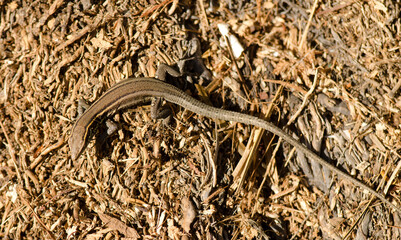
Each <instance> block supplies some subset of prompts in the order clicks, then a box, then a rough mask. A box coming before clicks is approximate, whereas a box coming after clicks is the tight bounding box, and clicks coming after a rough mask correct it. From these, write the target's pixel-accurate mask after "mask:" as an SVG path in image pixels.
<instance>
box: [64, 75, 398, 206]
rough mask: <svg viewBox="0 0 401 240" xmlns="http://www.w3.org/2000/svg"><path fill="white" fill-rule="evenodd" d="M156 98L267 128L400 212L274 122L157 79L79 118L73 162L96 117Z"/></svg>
mask: <svg viewBox="0 0 401 240" xmlns="http://www.w3.org/2000/svg"><path fill="white" fill-rule="evenodd" d="M154 97H161V98H163V99H165V100H166V101H168V102H171V103H174V104H177V105H179V106H181V107H183V108H185V109H187V110H189V111H191V112H194V113H197V114H200V115H202V116H205V117H210V118H215V119H220V120H225V121H234V122H240V123H244V124H250V125H253V126H256V127H260V128H263V129H266V130H267V131H269V132H271V133H273V134H275V135H277V136H279V137H281V138H283V139H284V140H285V141H286V142H288V143H289V144H291V145H292V146H294V147H296V148H297V149H298V150H299V151H301V152H302V153H304V154H305V155H306V156H307V157H308V158H309V159H310V160H312V161H315V162H317V163H319V164H321V165H323V166H324V167H327V168H328V169H330V170H331V171H333V172H334V173H335V174H337V175H338V176H339V177H340V178H343V179H346V180H348V181H350V182H351V183H353V184H354V185H357V186H359V187H360V188H362V189H364V190H367V191H368V192H370V193H371V194H372V195H374V196H376V197H377V198H379V199H380V200H381V201H383V202H384V203H386V204H387V205H388V206H391V207H392V208H393V209H394V210H396V211H398V212H399V213H401V207H399V206H396V205H394V204H392V203H391V202H390V201H389V200H387V199H386V198H385V197H384V196H383V195H382V194H380V193H378V192H377V191H375V190H373V189H372V188H371V187H369V186H368V185H366V184H364V183H362V182H361V181H359V180H357V179H355V178H353V177H352V176H351V175H349V174H347V173H345V172H343V171H341V170H340V169H338V168H336V167H335V166H333V165H331V164H330V163H328V162H327V161H325V160H324V159H322V158H321V157H319V156H318V155H316V154H315V153H314V152H312V151H311V150H309V149H308V148H307V147H305V146H304V145H303V144H301V143H300V142H298V141H297V140H295V139H294V138H293V137H291V136H290V135H289V134H288V133H286V132H284V131H283V130H282V129H280V128H279V127H277V126H275V125H273V124H272V123H270V122H267V121H265V120H263V119H260V118H258V117H254V116H251V115H247V114H243V113H239V112H233V111H228V110H224V109H220V108H215V107H212V106H209V105H207V104H205V103H203V102H200V101H198V100H196V99H195V98H192V97H191V96H189V95H188V94H186V93H184V92H183V91H182V90H180V89H178V88H176V87H175V86H173V85H170V84H168V83H166V82H163V81H161V80H158V79H156V78H146V77H143V78H128V79H126V80H123V81H121V82H119V83H117V84H116V85H114V86H113V87H111V88H110V89H109V90H108V91H106V92H105V93H104V94H103V95H102V96H101V97H100V98H99V99H98V100H97V101H95V102H94V103H93V104H92V105H91V106H90V107H89V108H88V109H87V110H86V111H85V113H84V114H82V115H81V116H80V117H79V118H78V120H77V121H76V123H75V125H74V127H73V129H72V133H71V136H70V139H69V142H68V143H69V146H70V149H71V156H72V159H73V160H75V159H77V158H78V157H79V156H80V154H81V153H82V152H83V150H84V149H85V147H86V145H87V142H88V138H89V136H88V135H89V129H90V127H91V125H92V124H93V122H94V120H95V119H96V118H98V117H100V116H102V115H104V114H106V113H109V112H112V111H117V110H119V109H123V108H128V107H132V106H136V105H139V104H143V103H146V102H149V101H151V100H152V99H153V98H154Z"/></svg>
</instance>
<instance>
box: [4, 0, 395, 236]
mask: <svg viewBox="0 0 401 240" xmlns="http://www.w3.org/2000/svg"><path fill="white" fill-rule="evenodd" d="M400 7H401V3H400V2H399V1H389V0H378V1H353V0H345V1H338V2H331V1H329V2H327V3H326V2H320V1H317V0H316V1H312V0H307V1H293V0H271V1H261V0H257V1H242V0H238V1H219V2H218V1H213V0H212V1H186V0H184V1H177V0H164V1H145V0H141V1H128V0H125V1H103V2H97V1H91V0H81V1H79V0H76V1H63V0H54V1H19V0H14V1H7V0H6V1H4V0H3V1H0V73H1V74H0V90H1V91H0V127H1V128H0V149H1V151H0V219H1V224H0V237H1V238H2V239H118V238H121V239H128V238H132V239H136V238H142V239H154V238H157V239H159V238H163V239H166V238H172V239H179V238H183V239H185V238H193V239H236V238H243V239H252V238H258V239H268V238H274V239H287V238H290V237H296V238H302V239H311V238H314V239H317V238H320V239H340V238H341V237H345V236H346V235H347V234H351V236H352V238H358V239H359V238H372V239H397V238H400V237H401V236H400V235H401V232H400V226H401V222H400V215H399V213H395V212H393V210H392V209H389V208H388V207H387V206H385V205H383V204H382V203H380V202H379V201H375V200H373V201H370V200H371V199H370V198H371V196H369V195H368V194H365V193H363V192H362V191H361V189H358V188H356V187H355V186H352V185H351V184H349V183H347V182H346V181H344V180H343V179H339V178H337V176H334V175H332V174H331V173H330V172H329V171H327V170H326V169H324V168H322V167H321V166H319V165H317V164H315V163H311V162H309V161H307V159H305V158H304V157H302V155H301V154H297V152H296V151H295V150H294V149H292V147H291V146H289V145H288V144H286V143H282V142H281V141H277V139H276V138H274V137H273V136H271V135H270V134H264V133H263V131H260V130H257V129H254V128H253V127H251V126H246V125H243V124H235V123H225V122H220V121H214V120H213V119H206V118H203V117H202V116H197V115H196V114H192V113H190V112H187V111H185V110H184V109H180V108H178V107H174V106H171V108H172V109H173V112H174V117H175V120H174V121H173V123H172V124H171V125H169V126H165V125H163V124H162V123H161V122H160V121H155V120H152V119H151V118H150V114H149V107H148V106H143V107H138V108H135V109H129V110H127V111H121V112H118V113H116V114H115V115H113V116H112V117H110V118H111V119H112V120H113V121H114V122H116V123H117V125H118V131H117V133H116V134H114V135H112V136H111V137H110V138H108V139H106V140H104V139H102V137H99V138H97V139H96V141H92V142H91V143H90V145H89V147H88V148H87V149H86V151H85V153H84V154H83V156H81V158H80V159H79V160H78V161H75V162H73V161H71V158H70V154H69V149H68V146H67V145H66V142H67V139H68V136H69V132H70V130H71V127H72V124H73V122H74V121H75V119H76V117H77V102H78V100H79V99H84V100H85V101H86V102H89V103H91V102H93V101H95V100H96V99H98V98H99V96H100V95H101V94H102V93H103V92H104V91H105V90H106V89H108V88H109V87H110V86H111V85H112V84H114V83H116V82H118V81H120V80H121V79H124V78H127V77H138V76H150V77H151V76H154V75H155V73H156V69H157V66H158V65H159V64H161V63H166V64H168V65H173V64H175V63H177V62H178V61H179V60H180V59H181V58H182V57H183V56H184V55H185V54H184V52H185V47H183V46H184V45H183V43H185V40H189V39H191V38H193V37H197V38H198V39H199V40H200V42H201V48H202V49H201V52H202V60H203V61H204V63H205V65H206V66H207V68H208V69H209V70H210V71H211V72H212V73H213V80H212V81H211V82H206V81H203V82H202V81H201V82H199V84H200V85H199V86H198V87H197V88H196V90H195V88H192V90H191V91H189V92H190V94H193V95H198V96H201V97H200V98H201V99H202V101H210V102H212V103H213V105H214V106H217V107H224V108H227V109H233V110H237V111H244V112H247V113H250V114H253V115H260V116H263V117H264V118H269V119H271V121H272V122H274V123H275V124H277V125H279V126H282V127H285V128H286V130H287V131H288V132H291V133H293V135H294V136H298V137H299V140H300V141H302V142H303V143H305V144H306V145H308V146H309V147H310V148H312V149H314V150H315V151H316V152H320V153H321V155H322V156H324V157H325V158H327V159H328V160H332V162H333V163H334V164H336V165H337V166H339V167H340V168H342V169H344V170H345V171H346V172H349V173H351V174H352V175H354V176H355V178H358V179H360V180H361V181H363V182H365V183H367V184H368V185H370V186H375V187H377V188H378V191H380V192H386V193H388V195H389V196H388V198H389V199H391V200H392V201H393V202H394V203H395V204H397V205H400V204H401V203H400V198H399V192H400V189H399V188H398V187H399V185H400V180H399V178H398V172H399V169H400V167H401V165H400V164H401V162H400V161H399V159H400V158H399V152H400V151H399V147H400V140H399V139H400V117H401V116H400V108H401V95H400V87H401V64H400V62H401V55H400V47H401V44H400V41H401V35H400V32H401V20H400ZM219 23H225V24H228V26H229V27H230V31H231V33H232V34H233V35H235V36H236V37H237V38H238V39H239V41H240V42H241V43H242V45H243V47H244V49H245V51H244V54H243V55H242V56H241V57H240V58H238V59H236V61H233V58H232V57H230V51H229V49H228V47H227V46H226V45H225V44H224V38H223V37H222V36H221V34H220V32H219V31H218V26H217V25H218V24H219ZM235 64H238V68H237V67H235ZM201 86H202V87H201ZM290 119H291V120H290ZM97 125H99V128H100V129H99V130H98V131H96V133H95V135H99V136H100V135H101V133H102V132H103V131H104V128H103V129H102V125H103V124H102V123H101V122H99V123H98V124H97ZM103 142H104V143H103ZM99 146H100V147H99ZM365 208H368V209H367V210H366V211H365Z"/></svg>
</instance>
